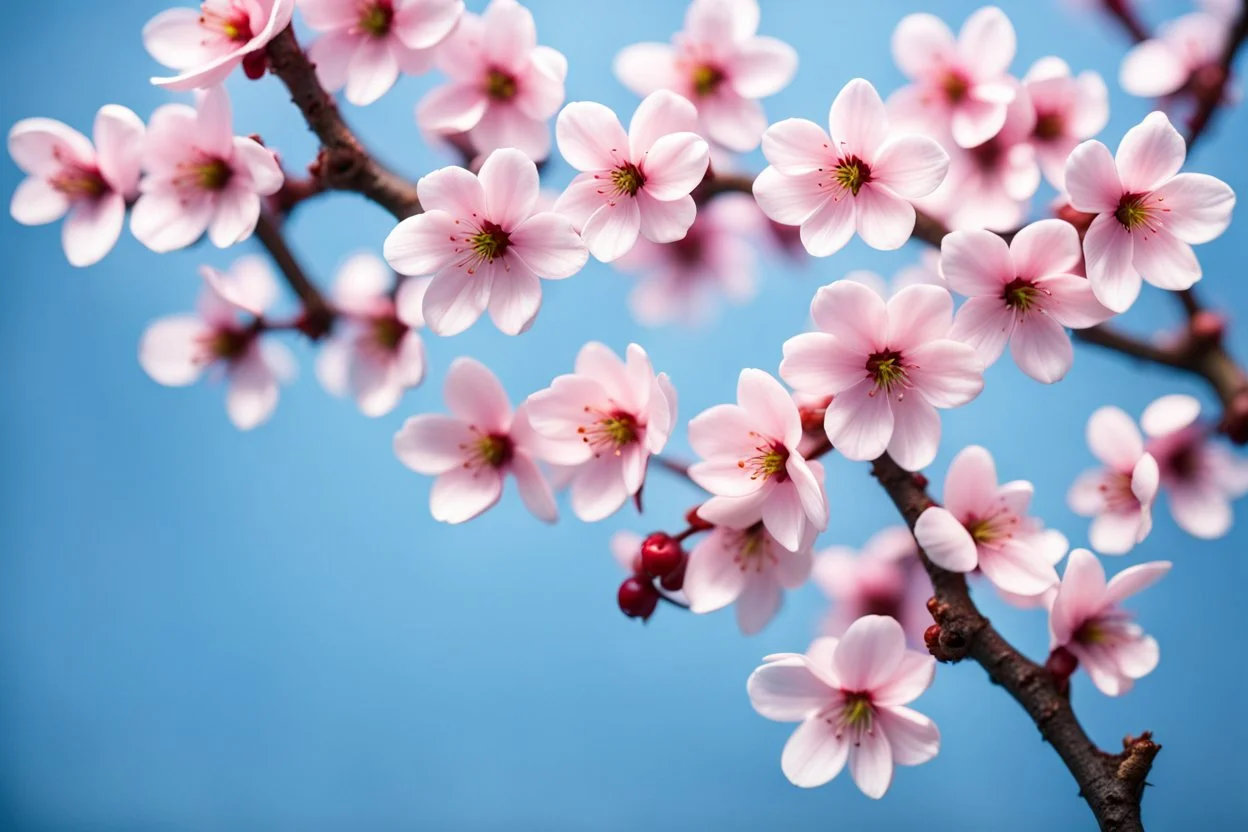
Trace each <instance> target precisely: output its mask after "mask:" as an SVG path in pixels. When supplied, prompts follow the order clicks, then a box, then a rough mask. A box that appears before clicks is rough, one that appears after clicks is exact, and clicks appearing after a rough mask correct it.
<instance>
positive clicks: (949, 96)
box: [940, 69, 971, 104]
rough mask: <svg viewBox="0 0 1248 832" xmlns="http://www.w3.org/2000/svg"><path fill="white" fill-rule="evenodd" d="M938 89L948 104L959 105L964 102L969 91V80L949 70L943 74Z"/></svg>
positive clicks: (957, 72)
mask: <svg viewBox="0 0 1248 832" xmlns="http://www.w3.org/2000/svg"><path fill="white" fill-rule="evenodd" d="M940 88H941V90H942V91H943V92H944V94H945V100H947V101H948V102H949V103H950V104H960V103H962V102H963V101H965V100H966V95H967V93H969V92H970V91H971V79H970V78H967V77H966V75H964V74H963V73H961V72H959V71H957V70H953V69H951V70H949V71H948V72H947V73H945V77H944V80H943V81H941V84H940Z"/></svg>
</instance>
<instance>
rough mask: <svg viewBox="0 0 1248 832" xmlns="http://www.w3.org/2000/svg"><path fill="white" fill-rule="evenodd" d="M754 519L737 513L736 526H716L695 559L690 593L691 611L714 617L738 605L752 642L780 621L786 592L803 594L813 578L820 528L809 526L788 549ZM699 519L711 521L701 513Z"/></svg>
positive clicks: (741, 625) (688, 574) (688, 578)
mask: <svg viewBox="0 0 1248 832" xmlns="http://www.w3.org/2000/svg"><path fill="white" fill-rule="evenodd" d="M751 508H752V509H753V513H752V514H749V513H748V512H746V511H741V512H737V513H736V514H735V515H734V516H733V517H732V518H731V522H730V523H725V524H720V525H716V527H715V528H714V529H712V530H711V531H710V532H709V533H708V534H707V535H706V536H704V537H703V538H702V539H701V540H699V541H698V543H697V545H696V546H694V547H693V550H692V551H691V552H690V553H689V565H688V566H687V567H686V571H685V583H684V592H685V597H686V598H687V599H688V600H689V609H690V610H691V611H692V612H694V613H708V612H714V611H715V610H719V609H723V608H724V607H726V606H728V605H729V604H734V603H735V604H736V610H737V628H738V629H739V630H740V631H741V632H742V634H744V635H747V636H752V635H754V634H755V633H757V632H759V631H760V630H762V629H763V627H766V626H767V623H768V622H770V621H771V619H772V618H774V617H775V615H776V613H777V612H778V611H779V609H780V605H781V603H782V602H783V600H784V590H786V589H797V588H798V587H799V586H801V585H802V584H804V583H806V579H807V578H809V577H810V565H811V547H812V546H813V545H814V542H815V534H816V531H815V528H814V527H813V526H811V525H809V524H808V525H806V526H804V528H803V532H802V536H801V538H800V539H799V540H798V543H797V545H795V546H791V545H788V544H787V543H782V542H781V541H779V540H777V539H776V537H775V536H774V535H773V534H772V532H771V531H770V530H769V528H768V527H767V525H766V524H765V521H763V520H761V519H760V507H759V505H758V504H757V503H755V504H754V505H753V506H752V507H751ZM698 514H699V516H703V517H704V518H705V515H703V513H702V509H701V508H699V509H698Z"/></svg>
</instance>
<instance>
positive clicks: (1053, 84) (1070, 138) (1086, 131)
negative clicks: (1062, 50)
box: [1023, 58, 1109, 191]
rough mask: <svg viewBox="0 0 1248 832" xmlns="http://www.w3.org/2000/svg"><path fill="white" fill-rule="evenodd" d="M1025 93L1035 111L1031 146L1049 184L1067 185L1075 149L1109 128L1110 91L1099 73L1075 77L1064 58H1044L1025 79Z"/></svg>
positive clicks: (1082, 74) (1061, 188)
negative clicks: (1067, 175) (1071, 158)
mask: <svg viewBox="0 0 1248 832" xmlns="http://www.w3.org/2000/svg"><path fill="white" fill-rule="evenodd" d="M1023 90H1024V91H1025V92H1026V93H1027V96H1028V98H1030V99H1031V104H1032V106H1033V107H1034V108H1035V114H1036V119H1035V126H1034V127H1033V129H1032V133H1031V144H1032V147H1034V148H1035V151H1036V161H1038V162H1039V163H1040V169H1041V170H1043V171H1044V176H1045V178H1046V179H1048V180H1049V183H1050V184H1051V185H1053V187H1055V188H1057V189H1058V190H1059V191H1060V190H1064V189H1065V187H1066V185H1065V182H1066V159H1067V157H1069V156H1070V152H1071V151H1072V150H1074V149H1075V146H1076V145H1078V144H1079V142H1081V141H1083V140H1084V139H1090V138H1092V137H1093V136H1095V135H1096V134H1097V133H1099V132H1101V130H1103V129H1105V124H1106V122H1108V121H1109V90H1107V89H1106V88H1105V82H1104V81H1103V80H1101V76H1100V75H1098V74H1097V73H1095V72H1081V73H1079V75H1078V76H1074V75H1071V73H1070V67H1069V66H1067V65H1066V62H1065V61H1063V60H1062V59H1061V58H1041V59H1040V60H1038V61H1036V62H1035V63H1034V64H1032V65H1031V69H1029V70H1027V74H1026V75H1024V76H1023Z"/></svg>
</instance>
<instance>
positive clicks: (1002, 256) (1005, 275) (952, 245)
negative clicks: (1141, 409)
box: [940, 220, 1112, 384]
mask: <svg viewBox="0 0 1248 832" xmlns="http://www.w3.org/2000/svg"><path fill="white" fill-rule="evenodd" d="M940 251H941V261H940V262H941V269H942V271H943V272H944V275H945V280H946V281H948V284H949V288H951V289H953V291H955V292H958V293H959V294H962V295H966V296H967V297H968V298H969V300H968V301H967V302H966V303H964V304H962V307H961V308H960V309H959V310H958V314H957V316H956V317H955V318H954V322H953V333H952V337H954V338H956V339H957V340H959V341H963V342H965V343H967V344H970V345H971V346H972V347H974V348H975V349H976V350H977V351H978V352H979V357H980V358H982V359H983V360H984V363H985V364H988V365H991V364H992V363H993V362H994V361H996V360H997V359H998V358H1000V357H1001V353H1002V352H1004V350H1005V345H1006V343H1007V342H1008V343H1009V345H1010V352H1011V353H1012V354H1013V356H1014V362H1015V363H1016V364H1018V366H1019V369H1021V370H1022V371H1023V372H1024V373H1026V374H1027V375H1029V376H1031V377H1032V378H1034V379H1035V380H1036V381H1041V382H1044V383H1045V384H1051V383H1053V382H1055V381H1060V380H1061V379H1062V377H1063V376H1065V375H1066V372H1067V371H1068V370H1070V367H1071V364H1072V363H1073V362H1074V358H1075V356H1074V350H1073V349H1072V347H1071V344H1070V336H1069V335H1067V334H1066V329H1065V328H1066V327H1072V328H1074V329H1083V328H1086V327H1090V326H1094V325H1095V324H1099V323H1101V322H1102V321H1104V320H1106V319H1107V318H1109V317H1110V315H1111V314H1112V313H1111V312H1110V311H1109V310H1108V309H1106V308H1105V307H1103V306H1101V304H1100V303H1098V302H1097V300H1096V297H1095V296H1094V295H1093V294H1092V287H1091V285H1090V284H1089V283H1088V280H1087V278H1085V277H1081V276H1079V275H1076V274H1072V272H1073V271H1074V270H1075V269H1076V268H1077V267H1078V265H1079V258H1080V256H1081V253H1080V247H1079V232H1078V231H1076V230H1075V227H1074V226H1073V225H1071V224H1070V223H1068V222H1066V221H1064V220H1040V221H1039V222H1033V223H1032V224H1031V225H1028V226H1027V227H1025V228H1023V229H1021V230H1020V231H1019V232H1018V233H1017V234H1015V235H1014V239H1013V240H1011V241H1010V242H1009V244H1006V242H1005V241H1004V240H1003V239H1001V237H1000V236H998V235H997V234H994V233H992V232H991V231H954V232H952V233H951V234H948V235H946V236H945V238H944V239H943V240H942V241H941V245H940Z"/></svg>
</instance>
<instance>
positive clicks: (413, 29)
mask: <svg viewBox="0 0 1248 832" xmlns="http://www.w3.org/2000/svg"><path fill="white" fill-rule="evenodd" d="M299 10H300V11H301V12H303V19H304V21H306V22H307V24H308V26H309V27H310V28H312V29H314V30H316V31H318V32H321V33H323V34H322V36H321V37H320V38H318V39H317V40H316V42H315V43H313V44H312V45H311V47H309V48H308V57H309V58H310V59H311V60H312V62H313V63H314V64H316V75H317V77H318V78H319V79H320V81H321V84H322V85H324V87H325V88H326V89H327V90H329V91H330V92H335V91H337V90H340V89H342V88H343V87H346V89H347V100H348V101H350V102H351V103H352V104H358V105H365V104H372V103H373V102H374V101H376V100H377V99H379V98H381V97H382V96H383V95H385V94H386V93H387V92H388V91H389V90H390V88H391V87H392V86H394V82H395V81H397V80H398V78H399V73H400V72H403V73H407V74H408V75H420V74H422V73H424V72H428V71H429V68H430V67H432V66H433V60H434V49H435V47H437V46H438V45H439V44H440V43H442V42H443V41H444V40H446V38H447V37H448V36H449V35H450V34H451V32H453V31H454V30H455V26H456V24H458V23H459V17H460V15H461V14H463V12H464V2H463V0H299Z"/></svg>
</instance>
